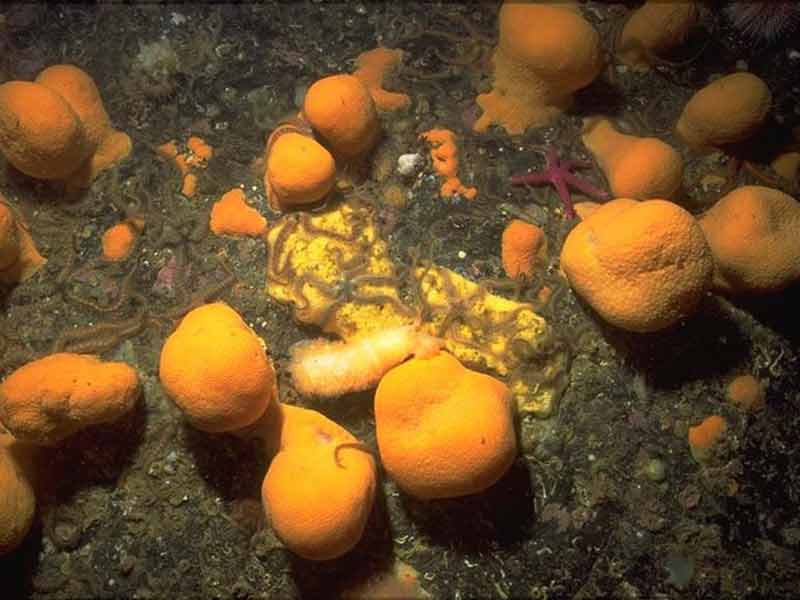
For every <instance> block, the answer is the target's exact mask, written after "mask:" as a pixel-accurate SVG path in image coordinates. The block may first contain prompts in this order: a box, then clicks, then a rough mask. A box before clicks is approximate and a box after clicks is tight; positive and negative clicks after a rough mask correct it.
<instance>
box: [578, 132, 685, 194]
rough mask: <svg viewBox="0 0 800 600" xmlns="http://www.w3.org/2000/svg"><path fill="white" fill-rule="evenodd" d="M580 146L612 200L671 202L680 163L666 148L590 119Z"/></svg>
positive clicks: (654, 140) (678, 180) (680, 172)
mask: <svg viewBox="0 0 800 600" xmlns="http://www.w3.org/2000/svg"><path fill="white" fill-rule="evenodd" d="M583 143H584V144H585V145H586V147H587V148H588V149H589V150H590V151H591V153H592V154H594V156H595V158H596V159H597V162H598V163H599V164H600V168H601V169H602V170H603V173H604V174H605V176H606V179H607V180H608V185H609V187H610V188H611V193H612V194H613V195H614V197H615V198H634V199H636V200H647V199H649V198H674V196H675V194H676V193H677V192H678V189H679V188H680V186H681V181H682V179H683V159H682V158H681V155H680V154H679V153H678V152H677V151H676V150H675V149H674V148H673V147H672V146H670V145H669V144H666V143H664V142H662V141H661V140H659V139H657V138H642V137H637V136H635V135H626V134H624V133H620V132H619V131H617V130H616V129H615V128H614V126H613V125H612V124H611V121H609V120H608V119H589V120H587V121H586V123H585V124H584V133H583Z"/></svg>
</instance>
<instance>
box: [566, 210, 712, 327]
mask: <svg viewBox="0 0 800 600" xmlns="http://www.w3.org/2000/svg"><path fill="white" fill-rule="evenodd" d="M713 268H714V265H713V260H712V257H711V252H710V250H709V248H708V245H707V244H706V240H705V237H704V236H703V232H702V230H701V229H700V226H699V225H698V224H697V222H696V221H695V219H694V217H693V216H692V215H691V214H689V213H688V212H687V211H686V210H684V209H683V208H681V207H680V206H678V205H677V204H674V203H672V202H669V201H667V200H647V201H644V202H637V201H636V200H632V199H628V198H618V199H616V200H612V201H611V202H608V203H606V204H604V205H603V206H601V207H599V208H598V209H597V210H595V211H594V212H593V213H591V214H590V215H589V216H588V217H587V218H586V219H585V220H584V221H581V222H580V223H578V225H577V226H576V227H575V228H574V229H573V230H572V231H571V232H570V233H569V235H568V236H567V239H566V241H565V242H564V246H563V248H562V250H561V269H562V270H563V272H564V273H565V274H566V276H567V279H568V280H569V283H570V285H571V286H572V288H573V289H574V290H575V291H576V292H577V293H578V295H580V296H581V297H582V298H583V299H584V300H586V301H587V302H588V303H589V304H590V305H591V306H592V308H593V309H594V310H596V311H597V313H598V314H599V315H600V316H601V317H603V319H605V320H606V321H608V322H609V323H611V324H612V325H615V326H617V327H620V328H622V329H627V330H629V331H637V332H640V333H646V332H652V331H658V330H660V329H664V328H666V327H669V326H670V325H673V324H675V323H676V322H678V321H679V320H680V319H682V318H684V317H686V316H688V315H690V314H691V313H692V312H693V311H694V310H695V308H696V307H697V305H698V304H699V303H700V301H701V299H702V298H703V296H704V295H705V293H706V291H707V290H708V288H709V287H710V285H711V274H712V271H713Z"/></svg>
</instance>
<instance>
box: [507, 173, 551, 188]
mask: <svg viewBox="0 0 800 600" xmlns="http://www.w3.org/2000/svg"><path fill="white" fill-rule="evenodd" d="M550 181H551V178H550V173H548V172H546V171H545V172H539V173H527V174H525V175H514V176H513V177H512V178H511V185H541V184H543V183H550Z"/></svg>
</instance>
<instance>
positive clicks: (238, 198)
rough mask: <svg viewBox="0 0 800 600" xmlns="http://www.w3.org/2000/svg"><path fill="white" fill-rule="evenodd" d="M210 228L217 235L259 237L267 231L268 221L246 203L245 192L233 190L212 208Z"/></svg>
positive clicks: (225, 194) (226, 193)
mask: <svg viewBox="0 0 800 600" xmlns="http://www.w3.org/2000/svg"><path fill="white" fill-rule="evenodd" d="M209 226H210V227H211V231H213V232H214V233H215V234H216V235H233V236H250V237H257V236H259V235H261V234H263V233H264V231H266V229H267V220H266V219H265V218H264V217H262V216H261V214H260V213H259V212H258V211H257V210H256V209H255V208H253V207H252V206H249V205H248V204H247V202H246V201H245V194H244V191H243V190H242V189H240V188H233V189H232V190H230V191H228V192H225V193H224V194H223V195H222V198H220V199H219V200H217V202H215V203H214V206H213V207H212V208H211V221H210V224H209Z"/></svg>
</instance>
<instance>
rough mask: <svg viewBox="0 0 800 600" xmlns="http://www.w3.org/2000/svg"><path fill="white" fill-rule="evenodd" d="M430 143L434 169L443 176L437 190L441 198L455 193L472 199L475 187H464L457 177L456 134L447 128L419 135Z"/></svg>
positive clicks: (476, 191)
mask: <svg viewBox="0 0 800 600" xmlns="http://www.w3.org/2000/svg"><path fill="white" fill-rule="evenodd" d="M420 137H421V138H422V139H424V140H425V141H426V142H428V143H429V144H430V145H431V158H432V159H433V168H434V170H435V171H436V172H437V173H438V174H439V175H441V176H442V177H444V183H442V187H441V189H440V190H439V194H440V195H441V196H442V198H450V197H451V196H454V195H455V194H458V195H460V196H463V197H464V198H466V199H468V200H472V199H473V198H475V196H477V195H478V190H477V188H474V187H466V186H464V185H463V184H462V183H461V180H460V179H459V178H458V147H457V146H456V136H455V134H454V133H453V132H452V131H450V130H449V129H431V130H429V131H426V132H425V133H423V134H422V135H420Z"/></svg>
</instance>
